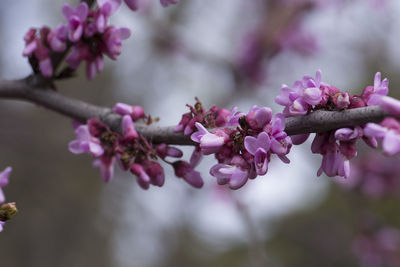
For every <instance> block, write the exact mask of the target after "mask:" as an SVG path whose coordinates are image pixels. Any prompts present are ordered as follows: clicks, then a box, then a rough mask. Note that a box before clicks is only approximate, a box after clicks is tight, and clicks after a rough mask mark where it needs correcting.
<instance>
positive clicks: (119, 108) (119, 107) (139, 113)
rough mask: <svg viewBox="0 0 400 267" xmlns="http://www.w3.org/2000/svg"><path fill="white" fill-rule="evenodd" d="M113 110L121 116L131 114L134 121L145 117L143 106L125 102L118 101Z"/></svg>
mask: <svg viewBox="0 0 400 267" xmlns="http://www.w3.org/2000/svg"><path fill="white" fill-rule="evenodd" d="M113 111H114V112H115V113H117V114H119V115H121V116H124V115H130V116H131V117H132V120H133V121H137V120H138V119H141V118H144V117H145V114H144V109H143V108H142V107H141V106H131V105H128V104H124V103H117V104H115V105H114V107H113Z"/></svg>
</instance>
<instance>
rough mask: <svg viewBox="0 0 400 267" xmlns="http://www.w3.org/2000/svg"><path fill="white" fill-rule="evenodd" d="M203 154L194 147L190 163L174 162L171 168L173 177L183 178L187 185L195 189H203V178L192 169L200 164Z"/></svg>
mask: <svg viewBox="0 0 400 267" xmlns="http://www.w3.org/2000/svg"><path fill="white" fill-rule="evenodd" d="M202 157H203V154H202V153H201V151H200V149H199V148H198V147H196V148H195V149H194V150H193V153H192V155H191V156H190V162H189V163H188V162H186V161H182V160H180V161H175V162H174V163H173V164H172V166H173V167H174V171H175V175H176V176H177V177H180V178H183V179H184V180H185V181H186V182H187V183H188V184H190V185H191V186H193V187H195V188H201V187H203V184H204V182H203V178H201V175H200V173H199V172H198V171H195V170H194V168H195V167H196V166H197V165H198V164H199V163H200V161H201V159H202Z"/></svg>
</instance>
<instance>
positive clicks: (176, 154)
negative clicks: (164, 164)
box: [156, 144, 183, 159]
mask: <svg viewBox="0 0 400 267" xmlns="http://www.w3.org/2000/svg"><path fill="white" fill-rule="evenodd" d="M156 150H157V155H159V156H160V157H161V158H162V159H164V158H165V157H167V156H168V157H173V158H180V157H182V156H183V152H182V151H181V150H180V149H178V148H176V147H172V146H169V145H167V144H160V145H158V146H157V147H156Z"/></svg>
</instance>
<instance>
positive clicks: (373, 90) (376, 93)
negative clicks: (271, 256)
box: [361, 72, 389, 106]
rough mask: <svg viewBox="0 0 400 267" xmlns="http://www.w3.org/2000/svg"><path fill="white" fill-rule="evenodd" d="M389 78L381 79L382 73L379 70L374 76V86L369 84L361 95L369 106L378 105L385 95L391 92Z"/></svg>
mask: <svg viewBox="0 0 400 267" xmlns="http://www.w3.org/2000/svg"><path fill="white" fill-rule="evenodd" d="M388 86H389V80H388V79H387V78H385V79H383V81H381V73H380V72H377V73H376V74H375V78H374V86H373V87H372V86H367V87H366V88H365V89H364V92H363V93H362V95H361V97H362V99H363V100H364V102H365V103H366V104H367V105H368V106H373V105H378V104H379V103H380V100H381V98H382V97H383V96H386V95H387V94H388V92H389V87H388Z"/></svg>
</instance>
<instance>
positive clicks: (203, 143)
mask: <svg viewBox="0 0 400 267" xmlns="http://www.w3.org/2000/svg"><path fill="white" fill-rule="evenodd" d="M195 125H196V127H197V129H198V131H197V132H195V133H193V134H192V135H191V136H190V138H191V139H192V140H193V141H194V142H197V143H200V148H201V151H202V152H203V154H204V155H210V154H213V153H216V152H218V151H219V150H220V149H221V147H222V146H223V145H224V143H225V139H226V138H227V136H226V134H224V132H223V131H218V132H216V133H218V135H217V134H212V133H210V132H208V131H207V129H206V128H205V127H204V126H203V125H201V123H198V122H196V124H195Z"/></svg>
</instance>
